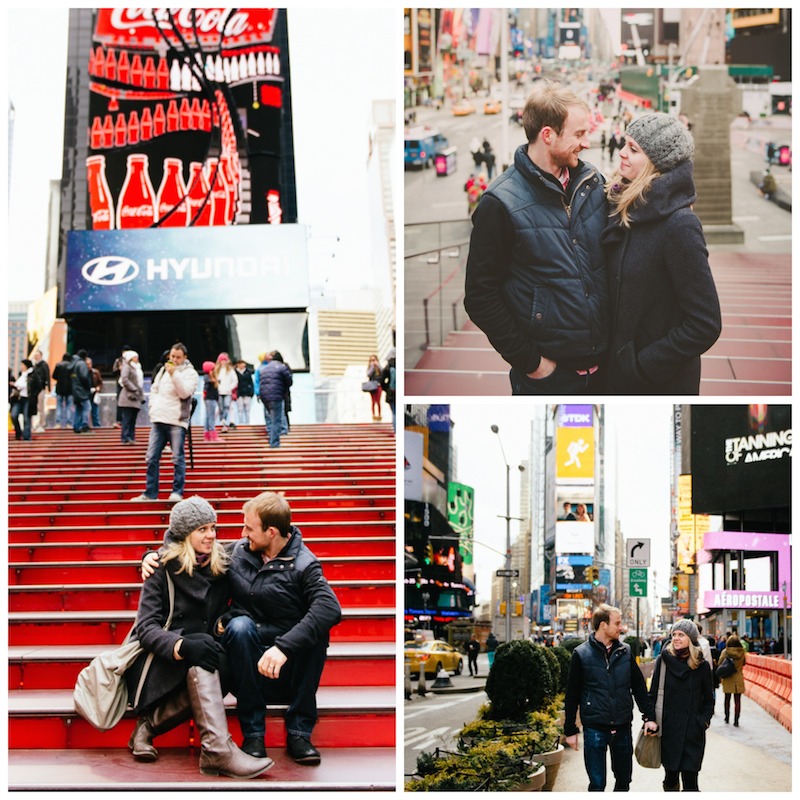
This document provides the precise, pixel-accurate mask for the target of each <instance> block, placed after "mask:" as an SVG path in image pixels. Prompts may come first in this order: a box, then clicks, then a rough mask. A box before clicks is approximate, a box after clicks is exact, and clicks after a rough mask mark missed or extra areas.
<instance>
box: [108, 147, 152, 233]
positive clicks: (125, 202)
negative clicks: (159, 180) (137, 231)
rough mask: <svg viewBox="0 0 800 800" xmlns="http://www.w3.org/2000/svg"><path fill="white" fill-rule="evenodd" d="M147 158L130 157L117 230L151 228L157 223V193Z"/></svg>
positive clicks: (138, 155)
mask: <svg viewBox="0 0 800 800" xmlns="http://www.w3.org/2000/svg"><path fill="white" fill-rule="evenodd" d="M147 165H148V161H147V156H146V155H144V153H135V154H133V155H130V156H128V172H127V174H126V175H125V182H124V183H123V184H122V191H121V192H120V195H119V203H118V205H117V228H120V229H124V228H149V227H150V226H151V225H152V224H153V223H154V222H155V221H156V209H155V192H154V191H153V184H152V183H151V182H150V175H148V173H147Z"/></svg>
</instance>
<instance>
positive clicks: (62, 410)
mask: <svg viewBox="0 0 800 800" xmlns="http://www.w3.org/2000/svg"><path fill="white" fill-rule="evenodd" d="M74 413H75V404H74V403H73V402H72V395H71V394H57V395H56V425H63V426H64V427H65V428H66V427H67V425H72V419H73V414H74Z"/></svg>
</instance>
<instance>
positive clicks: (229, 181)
mask: <svg viewBox="0 0 800 800" xmlns="http://www.w3.org/2000/svg"><path fill="white" fill-rule="evenodd" d="M219 166H220V172H221V173H222V181H223V183H224V184H225V191H226V192H227V194H228V198H227V201H226V203H225V224H226V225H230V224H232V223H233V218H234V217H235V216H236V183H235V182H234V180H233V175H232V174H231V165H230V159H229V157H228V156H227V155H223V156H220V159H219Z"/></svg>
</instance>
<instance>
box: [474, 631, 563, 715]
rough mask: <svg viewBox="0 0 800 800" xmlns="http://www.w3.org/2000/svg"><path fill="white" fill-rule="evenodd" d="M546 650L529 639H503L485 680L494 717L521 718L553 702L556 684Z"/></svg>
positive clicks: (491, 713) (490, 712) (491, 712)
mask: <svg viewBox="0 0 800 800" xmlns="http://www.w3.org/2000/svg"><path fill="white" fill-rule="evenodd" d="M543 650H544V648H543V647H540V646H537V645H535V644H534V643H533V642H531V641H529V640H527V639H521V640H515V641H513V642H504V643H503V644H501V645H500V647H498V648H497V652H496V654H495V658H494V665H493V666H492V669H491V671H490V672H489V677H488V679H487V681H486V694H487V695H488V696H489V700H490V701H491V708H490V711H489V714H490V716H491V719H495V720H500V719H510V720H519V719H522V718H523V717H524V715H525V714H526V713H527V712H529V711H539V710H540V709H542V708H544V706H545V705H546V704H547V703H549V702H550V701H552V699H553V698H554V697H555V694H556V688H557V687H556V686H555V685H554V682H553V676H552V673H551V670H550V664H549V662H548V660H547V656H545V654H544V652H543Z"/></svg>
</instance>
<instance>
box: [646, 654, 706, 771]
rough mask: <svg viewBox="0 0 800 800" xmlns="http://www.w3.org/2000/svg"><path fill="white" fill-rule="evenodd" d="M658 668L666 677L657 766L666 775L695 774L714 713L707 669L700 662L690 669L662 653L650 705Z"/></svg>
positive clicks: (674, 658) (658, 678) (656, 691)
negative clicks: (666, 771) (665, 772)
mask: <svg viewBox="0 0 800 800" xmlns="http://www.w3.org/2000/svg"><path fill="white" fill-rule="evenodd" d="M662 669H666V677H665V679H664V710H663V713H662V720H661V763H662V764H663V766H664V769H666V770H669V771H670V772H678V771H681V772H699V771H700V767H701V766H702V765H703V753H704V752H705V748H706V729H707V728H708V726H709V725H710V724H711V717H712V715H713V713H714V695H713V690H714V686H713V682H712V678H711V667H709V665H708V662H707V661H706V660H705V659H704V660H703V661H701V662H700V666H698V667H697V669H691V668H690V667H689V664H688V662H686V661H684V660H682V659H679V658H676V657H675V656H673V655H670V653H668V652H666V651H665V652H662V653H661V655H660V656H659V658H658V660H657V661H656V666H655V670H654V672H653V677H652V679H651V681H650V697H651V699H652V701H653V703H655V701H656V696H657V694H658V682H659V680H660V675H661V670H662Z"/></svg>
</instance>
